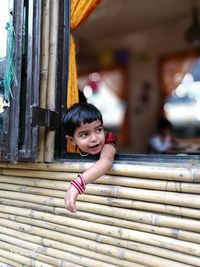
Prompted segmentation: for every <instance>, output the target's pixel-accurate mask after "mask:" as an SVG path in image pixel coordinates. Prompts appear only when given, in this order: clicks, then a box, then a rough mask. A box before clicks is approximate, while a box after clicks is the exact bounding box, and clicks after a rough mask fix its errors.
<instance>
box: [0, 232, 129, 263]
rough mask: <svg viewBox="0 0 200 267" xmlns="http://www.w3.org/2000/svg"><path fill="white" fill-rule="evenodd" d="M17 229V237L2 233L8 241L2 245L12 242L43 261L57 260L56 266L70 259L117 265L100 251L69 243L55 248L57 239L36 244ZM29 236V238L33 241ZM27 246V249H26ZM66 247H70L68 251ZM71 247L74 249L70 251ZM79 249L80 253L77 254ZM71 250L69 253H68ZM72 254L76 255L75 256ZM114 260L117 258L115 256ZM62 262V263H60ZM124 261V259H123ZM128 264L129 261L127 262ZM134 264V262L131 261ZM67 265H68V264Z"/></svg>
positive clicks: (76, 261) (2, 236)
mask: <svg viewBox="0 0 200 267" xmlns="http://www.w3.org/2000/svg"><path fill="white" fill-rule="evenodd" d="M12 232H14V231H13V230H11V229H10V230H9V234H10V233H12ZM16 232H17V231H15V236H17V238H15V237H11V236H8V235H3V234H0V240H1V241H4V242H8V244H7V245H6V246H5V245H4V246H2V244H1V241H0V247H3V248H4V247H6V248H8V247H9V246H10V244H12V245H15V246H18V248H19V249H20V250H23V252H25V253H27V255H29V257H32V258H34V259H43V261H45V262H48V259H49V262H50V263H51V264H52V263H53V262H55V266H61V264H62V260H65V261H68V260H70V261H71V262H74V263H78V264H81V265H86V266H88V267H93V266H95V267H101V266H102V267H115V266H116V264H115V265H113V264H111V263H108V262H107V260H108V258H111V257H108V256H105V255H102V254H101V255H100V254H98V253H94V252H92V251H87V250H85V249H80V248H76V247H75V246H73V247H72V246H69V245H67V244H63V243H61V244H60V246H59V249H55V246H56V245H57V246H56V247H58V244H59V242H57V241H51V240H50V243H48V242H47V240H44V239H41V244H43V242H44V243H45V244H44V245H38V244H35V243H33V242H28V241H25V240H22V239H20V240H19V238H20V236H24V235H27V234H25V233H20V232H19V234H18V235H17V234H16ZM31 239H33V236H32V237H31ZM31 239H30V237H29V240H30V241H32V240H31ZM36 239H37V237H36V236H34V241H36ZM46 243H48V245H51V247H53V248H51V247H47V246H46ZM25 248H27V249H25ZM66 248H67V249H68V250H67V251H66ZM70 249H71V250H72V251H70ZM77 251H78V254H77ZM68 252H69V253H68ZM71 255H74V256H73V257H72V256H71ZM88 256H93V257H94V256H95V257H94V258H89V257H88ZM98 258H100V261H99V260H97V259H98ZM113 260H115V259H114V258H113ZM118 261H119V262H120V260H119V259H118ZM58 262H60V263H58ZM121 262H122V261H121ZM125 264H127V262H126V263H125ZM130 264H132V263H130ZM66 266H67V265H66ZM122 266H127V267H131V265H129V264H127V265H122Z"/></svg>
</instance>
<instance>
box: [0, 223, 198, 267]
mask: <svg viewBox="0 0 200 267" xmlns="http://www.w3.org/2000/svg"><path fill="white" fill-rule="evenodd" d="M0 223H1V225H4V226H5V227H9V228H12V229H16V230H21V229H23V232H25V233H28V234H31V235H38V236H41V237H43V238H47V239H53V240H56V241H60V242H63V243H65V244H66V243H69V244H71V245H75V246H79V247H83V248H85V249H87V250H92V251H95V252H100V253H103V254H106V255H110V256H112V257H117V258H121V259H130V260H133V259H134V258H135V254H134V251H133V250H127V249H126V250H125V249H122V247H115V246H112V245H107V244H103V243H99V242H95V241H92V240H88V239H86V238H82V237H80V236H79V237H75V236H72V235H69V234H66V233H65V234H62V233H60V232H56V231H52V230H46V229H43V228H39V227H33V226H31V227H30V225H27V224H23V223H17V222H15V223H12V221H9V220H5V219H1V220H0ZM3 229H4V228H2V227H1V228H0V232H3ZM9 233H10V232H9ZM43 244H44V245H45V243H44V240H43ZM138 246H139V247H140V250H139V251H141V252H147V253H148V254H151V255H155V254H156V255H157V256H159V257H164V258H168V259H171V260H175V261H180V262H183V263H186V264H192V265H194V266H199V265H200V259H199V258H197V257H193V256H189V255H185V254H183V253H178V252H175V253H174V252H173V251H169V250H166V249H160V248H156V249H155V247H152V246H147V245H146V246H145V245H144V244H139V243H137V244H135V248H136V249H135V250H136V251H137V250H138ZM143 247H145V248H144V249H143ZM127 254H128V255H127ZM119 263H120V262H118V264H119Z"/></svg>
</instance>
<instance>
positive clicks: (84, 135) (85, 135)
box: [80, 133, 88, 138]
mask: <svg viewBox="0 0 200 267" xmlns="http://www.w3.org/2000/svg"><path fill="white" fill-rule="evenodd" d="M87 136H88V133H82V134H80V137H82V138H84V137H87Z"/></svg>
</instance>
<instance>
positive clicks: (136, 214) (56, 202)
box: [0, 191, 200, 243]
mask: <svg viewBox="0 0 200 267" xmlns="http://www.w3.org/2000/svg"><path fill="white" fill-rule="evenodd" d="M25 196H26V202H33V203H37V204H42V205H50V206H54V207H56V206H57V207H63V204H64V203H63V199H57V198H52V197H50V198H49V197H45V196H41V195H40V196H38V195H33V194H25V195H24V193H18V192H10V191H0V197H4V198H6V197H7V198H10V199H14V200H23V199H24V197H25ZM26 202H25V203H24V202H21V204H22V205H24V207H26V206H27V205H26ZM77 206H78V208H79V210H81V211H85V212H86V213H81V212H78V213H77V214H71V213H69V212H67V211H66V210H65V209H63V208H62V209H56V208H54V210H51V212H53V213H55V214H59V215H61V214H65V215H67V216H70V217H74V218H78V219H82V220H83V219H84V220H89V221H96V222H99V223H105V224H110V225H115V226H120V227H125V228H129V229H136V230H141V231H147V232H152V233H157V234H161V235H166V236H171V237H176V238H179V239H182V240H189V241H194V242H199V243H200V235H199V234H197V233H191V232H189V231H193V232H199V231H200V222H199V221H196V220H191V219H184V218H178V217H171V216H166V215H160V214H155V213H149V212H141V211H135V210H127V209H121V208H113V207H107V206H105V205H97V204H93V203H81V202H78V205H77ZM29 207H30V204H29ZM33 208H34V206H33ZM36 208H37V206H36ZM44 210H45V208H44ZM88 210H90V213H87V211H88ZM92 213H94V215H93V214H92ZM97 213H98V214H101V215H104V216H99V215H96V214H97ZM105 215H107V216H109V217H106V216H105ZM113 217H116V218H118V219H117V220H113ZM133 221H136V222H137V223H135V222H133ZM177 224H178V225H179V231H177ZM157 226H162V227H157ZM164 227H167V228H164ZM181 230H186V231H181Z"/></svg>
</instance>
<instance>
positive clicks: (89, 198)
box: [1, 178, 200, 219]
mask: <svg viewBox="0 0 200 267" xmlns="http://www.w3.org/2000/svg"><path fill="white" fill-rule="evenodd" d="M8 182H9V178H8ZM16 182H20V181H19V180H18V179H16V180H15V183H16ZM37 183H38V182H37ZM26 184H28V185H35V181H34V180H30V179H25V180H23V185H21V183H19V185H14V184H12V185H11V184H7V183H4V184H3V183H2V184H1V188H2V189H5V190H13V191H20V192H21V191H22V192H26V193H35V194H40V195H41V194H42V193H43V195H46V196H53V197H59V198H63V197H64V194H63V192H60V191H58V190H56V191H55V190H50V189H41V188H39V187H29V186H26ZM39 184H40V186H43V185H44V184H43V181H40V183H39ZM64 186H66V187H67V186H68V184H66V183H65V185H64ZM57 187H58V188H59V187H62V184H57ZM78 199H79V200H80V201H84V202H92V203H97V204H103V205H108V206H112V207H113V206H117V207H121V208H130V209H140V210H148V211H155V212H158V213H165V214H172V215H176V216H181V217H191V218H195V219H200V210H198V209H192V208H185V207H180V206H174V205H165V204H160V203H159V204H158V203H148V202H144V201H137V200H134V201H133V200H129V199H119V198H114V197H104V196H98V195H97V196H95V195H88V194H84V195H80V196H79V197H78ZM52 204H53V203H52Z"/></svg>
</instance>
